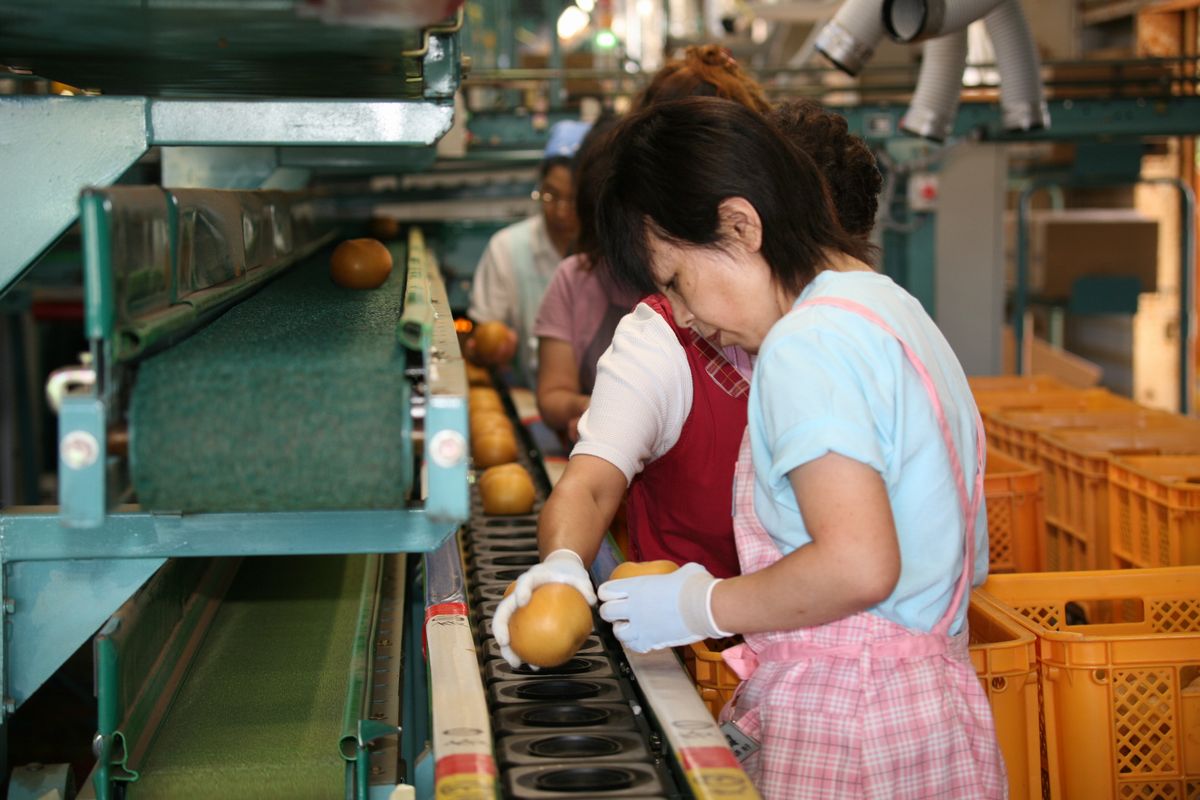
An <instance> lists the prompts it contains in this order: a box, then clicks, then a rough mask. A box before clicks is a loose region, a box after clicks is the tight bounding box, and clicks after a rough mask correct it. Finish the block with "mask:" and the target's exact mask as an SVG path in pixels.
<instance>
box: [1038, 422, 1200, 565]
mask: <svg viewBox="0 0 1200 800" xmlns="http://www.w3.org/2000/svg"><path fill="white" fill-rule="evenodd" d="M1179 453H1200V425H1197V424H1196V423H1195V422H1192V421H1189V420H1186V419H1184V418H1180V424H1179V425H1178V426H1172V427H1164V428H1121V429H1112V430H1105V431H1081V432H1067V433H1060V434H1049V433H1047V434H1046V435H1044V436H1043V437H1042V438H1041V440H1040V441H1039V443H1038V466H1040V467H1041V468H1042V472H1043V475H1044V480H1045V491H1046V547H1045V556H1046V560H1045V564H1044V569H1047V570H1051V571H1054V570H1078V569H1098V568H1101V567H1103V568H1108V567H1111V566H1113V563H1112V550H1111V547H1110V545H1109V535H1108V462H1109V458H1110V457H1111V456H1113V455H1124V454H1130V455H1136V454H1145V455H1159V454H1179Z"/></svg>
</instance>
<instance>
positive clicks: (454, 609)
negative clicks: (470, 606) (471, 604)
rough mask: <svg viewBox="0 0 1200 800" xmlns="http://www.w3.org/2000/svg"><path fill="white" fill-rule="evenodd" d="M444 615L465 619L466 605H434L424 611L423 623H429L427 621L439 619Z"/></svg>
mask: <svg viewBox="0 0 1200 800" xmlns="http://www.w3.org/2000/svg"><path fill="white" fill-rule="evenodd" d="M444 614H449V615H451V616H460V617H465V616H466V615H467V604H466V603H438V604H436V605H432V606H430V607H429V608H427V609H425V621H426V622H429V620H431V619H433V618H434V617H440V616H442V615H444Z"/></svg>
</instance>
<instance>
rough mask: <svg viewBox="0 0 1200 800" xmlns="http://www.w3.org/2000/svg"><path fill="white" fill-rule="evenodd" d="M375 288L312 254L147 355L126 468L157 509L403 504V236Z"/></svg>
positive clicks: (147, 504)
mask: <svg viewBox="0 0 1200 800" xmlns="http://www.w3.org/2000/svg"><path fill="white" fill-rule="evenodd" d="M392 250H393V253H392V255H393V262H394V264H395V267H394V268H393V270H392V274H391V276H390V277H389V278H388V280H387V282H386V283H384V285H383V286H381V287H380V288H378V289H371V290H354V289H343V288H341V287H339V286H337V285H335V284H334V283H333V282H332V281H331V280H330V278H329V251H328V250H325V251H322V252H321V253H318V254H317V255H316V256H314V257H313V258H310V259H309V260H308V261H306V262H304V263H302V264H300V265H299V266H297V267H296V268H295V269H293V270H291V271H289V272H288V273H287V274H285V275H283V276H282V277H280V278H279V279H278V280H276V281H274V282H272V283H271V284H270V285H268V286H266V287H265V288H264V289H263V290H262V291H260V292H258V293H257V294H255V295H254V296H252V297H251V298H250V299H248V300H246V301H245V302H244V303H241V304H239V305H237V306H235V307H233V308H232V309H230V310H229V311H228V312H226V313H225V314H224V315H223V316H221V317H220V318H219V319H217V320H216V321H214V322H213V323H212V324H211V325H209V326H208V327H206V328H204V329H203V330H201V331H199V332H197V333H196V334H195V335H194V336H192V337H190V338H189V339H187V340H186V341H184V342H182V343H180V344H179V345H178V346H176V347H173V348H171V349H170V350H166V351H164V352H162V353H160V354H158V355H156V356H154V357H153V358H150V359H148V360H147V361H146V362H145V363H143V364H142V365H141V367H140V369H139V371H138V376H137V385H136V386H135V388H134V391H133V398H132V401H131V404H130V412H129V416H130V450H131V452H130V467H131V472H132V477H133V484H134V487H135V488H136V490H137V495H138V502H140V503H141V504H142V506H143V507H144V508H147V509H152V510H163V511H166V510H173V511H184V512H202V511H291V510H311V509H351V508H356V509H362V508H400V507H403V506H404V504H405V498H406V495H407V493H408V488H409V486H410V484H411V482H412V458H411V448H412V445H411V421H410V417H409V393H408V383H407V382H406V381H405V379H404V364H405V355H404V352H403V350H402V348H401V347H400V345H399V344H398V343H397V340H396V325H397V322H398V320H399V319H400V315H401V311H402V305H403V296H404V285H405V281H404V252H403V250H404V248H403V247H402V246H400V245H395V246H394V247H393V248H392Z"/></svg>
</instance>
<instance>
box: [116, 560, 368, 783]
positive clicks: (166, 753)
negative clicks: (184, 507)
mask: <svg viewBox="0 0 1200 800" xmlns="http://www.w3.org/2000/svg"><path fill="white" fill-rule="evenodd" d="M367 559H368V557H367V556H307V557H289V558H282V557H280V558H248V559H246V560H245V561H244V562H243V563H242V567H241V570H240V571H239V572H238V575H237V577H236V578H235V579H234V582H233V585H232V586H231V587H230V589H229V592H228V593H227V594H226V596H225V600H224V602H223V603H222V605H221V610H220V611H219V612H218V613H217V616H216V618H215V619H214V620H213V625H212V629H211V630H210V631H209V634H208V637H207V638H206V639H205V641H204V645H203V646H202V647H201V648H200V652H199V653H197V655H196V658H195V661H194V662H193V663H192V666H191V670H190V672H189V673H188V676H187V678H186V679H185V681H184V683H183V686H182V687H181V688H180V690H179V694H178V695H177V696H176V698H175V702H174V703H173V705H172V706H171V709H170V711H169V712H168V714H167V717H166V719H165V720H164V721H163V723H162V726H161V727H160V729H159V732H158V735H157V736H156V737H155V739H154V741H153V743H152V744H151V746H150V749H149V752H147V754H146V756H145V758H143V759H142V760H141V763H140V764H139V765H138V769H140V770H141V775H142V777H141V779H140V780H138V781H137V782H136V783H133V784H130V785H129V787H128V788H129V795H130V796H131V797H134V798H138V799H139V800H142V799H143V798H152V799H153V800H175V799H176V798H179V800H184V799H185V798H186V799H187V800H205V798H213V799H214V800H217V799H218V798H219V799H220V800H240V798H246V799H247V800H251V798H252V799H253V800H271V799H272V798H288V800H305V799H306V798H314V799H315V798H320V800H330V798H338V797H343V796H344V795H345V780H346V763H347V762H346V761H345V760H343V758H342V757H341V755H340V753H339V749H338V743H339V742H338V739H339V737H340V735H341V733H342V711H343V706H344V705H345V702H346V691H347V689H348V683H349V673H348V667H349V662H350V651H351V647H352V644H353V641H354V636H355V627H356V622H357V618H358V607H359V595H360V591H361V588H362V581H363V575H364V568H365V565H366V563H367Z"/></svg>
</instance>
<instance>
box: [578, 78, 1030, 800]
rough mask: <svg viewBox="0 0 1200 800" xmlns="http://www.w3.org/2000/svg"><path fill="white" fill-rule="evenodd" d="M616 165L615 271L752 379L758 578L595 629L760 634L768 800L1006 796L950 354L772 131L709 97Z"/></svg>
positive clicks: (635, 640) (742, 734) (698, 592)
mask: <svg viewBox="0 0 1200 800" xmlns="http://www.w3.org/2000/svg"><path fill="white" fill-rule="evenodd" d="M610 164H611V175H610V176H609V180H608V181H607V182H606V184H605V190H604V192H603V193H602V194H601V197H600V202H599V205H600V209H601V213H600V214H599V219H600V223H601V224H600V228H601V239H602V241H603V242H604V253H603V255H604V257H605V259H606V261H607V263H609V264H610V265H611V267H612V270H613V272H614V274H616V275H624V276H626V277H627V278H629V279H631V280H638V279H641V280H646V279H649V280H651V281H653V283H654V285H655V286H657V287H659V288H660V290H661V291H663V292H664V293H665V294H666V296H667V297H668V298H669V299H670V301H671V305H672V308H673V309H674V311H675V315H676V322H677V324H678V325H679V326H680V327H689V328H691V329H693V330H695V331H696V332H697V333H699V334H700V335H702V336H705V337H707V338H709V339H710V340H713V341H716V342H718V343H719V344H720V345H722V346H730V345H733V346H738V347H741V348H743V349H745V350H746V351H747V352H750V353H755V354H757V361H756V364H755V370H754V379H753V385H752V388H751V397H750V403H749V413H748V420H749V426H748V435H747V436H746V437H745V439H744V441H743V446H742V455H741V458H740V461H739V464H738V469H737V477H736V483H735V490H734V498H735V499H734V507H733V508H732V509H731V510H730V513H731V515H732V516H733V517H734V520H735V537H736V544H737V549H738V557H739V562H740V565H741V567H742V574H741V575H739V576H736V577H731V578H727V579H724V580H721V579H719V578H717V577H715V576H713V575H712V574H711V573H710V572H709V571H708V570H706V569H705V568H704V567H703V566H702V565H700V564H698V563H688V564H685V565H683V566H682V567H680V568H679V569H678V570H677V571H675V572H673V573H671V574H668V575H657V576H642V577H636V578H626V579H622V580H615V581H608V582H606V583H604V584H602V585H601V586H600V587H599V589H598V596H599V599H600V600H601V601H602V602H603V604H602V606H601V608H600V615H601V617H602V618H604V619H605V620H607V621H609V622H611V623H612V624H613V633H614V635H615V636H616V637H617V638H618V639H620V640H621V642H622V643H623V644H624V645H625V646H626V648H628V649H630V650H633V651H637V652H647V651H650V650H656V649H660V648H664V647H673V646H678V645H683V644H687V643H689V642H695V641H698V640H700V639H705V638H717V637H722V636H729V635H731V634H733V633H741V634H743V635H744V636H745V646H744V647H742V648H741V649H740V650H739V651H737V653H736V654H734V655H736V656H740V657H741V658H740V661H739V660H736V659H732V660H733V663H735V664H736V666H737V668H738V670H739V671H740V673H741V674H742V675H743V676H744V677H745V678H746V680H745V682H744V684H743V686H742V687H741V689H740V690H739V692H738V694H737V696H736V697H735V699H734V701H733V703H732V704H731V707H730V708H729V709H727V710H726V712H725V719H726V721H727V722H728V723H730V733H731V736H732V738H734V739H736V740H737V741H738V743H739V745H741V747H740V748H739V749H741V750H742V751H743V752H745V753H746V754H747V755H746V758H745V759H744V763H745V764H746V766H747V769H748V771H749V772H750V774H751V776H752V777H753V778H755V779H756V782H757V784H758V787H759V789H760V790H761V791H762V793H763V794H764V795H765V796H766V797H767V798H831V799H832V798H846V799H847V800H850V799H853V800H859V799H860V798H901V799H904V800H909V799H911V800H916V799H917V798H922V799H923V798H947V800H951V799H952V800H962V799H963V798H968V799H969V798H986V799H987V800H991V799H992V798H1001V797H1004V796H1005V794H1006V780H1005V775H1004V767H1003V761H1002V758H1001V756H1000V751H999V747H998V745H997V742H996V737H995V731H994V728H993V722H992V719H991V714H990V711H989V708H988V704H987V700H986V697H985V695H984V694H983V689H982V687H981V686H980V685H979V683H978V681H977V679H976V677H975V675H974V671H973V669H972V668H971V665H970V663H969V661H968V660H967V652H966V649H967V633H966V629H965V626H966V607H965V606H966V603H967V595H968V592H969V591H970V589H971V585H972V582H973V578H974V575H973V571H974V570H976V569H977V570H979V571H980V574H981V575H982V573H983V571H984V570H985V569H986V564H987V547H986V544H987V542H986V538H985V537H986V520H985V519H984V515H983V508H982V502H983V492H982V480H983V457H984V456H983V447H984V438H983V435H982V432H981V429H980V421H979V416H978V411H977V409H976V408H975V405H974V403H973V401H972V399H971V396H970V390H969V387H968V385H967V381H966V377H965V375H964V373H963V369H962V366H961V365H960V364H959V363H958V359H957V358H956V357H955V355H954V352H953V350H952V349H951V348H950V345H949V343H947V342H946V340H945V338H944V336H942V334H941V333H940V332H939V331H938V330H937V327H936V324H935V323H934V322H933V320H931V319H930V317H929V315H928V314H927V313H926V312H925V311H924V309H922V308H921V306H920V304H919V303H918V302H917V301H916V299H915V298H913V297H912V296H911V295H909V294H908V293H907V292H905V291H904V290H903V289H902V288H901V287H899V286H897V285H896V284H895V283H894V282H893V281H892V280H891V279H890V278H888V277H886V276H883V275H879V274H877V273H876V272H874V271H873V270H872V269H871V267H870V261H871V259H872V257H873V253H872V251H871V248H870V247H869V246H868V245H864V244H863V243H862V242H861V241H855V240H853V239H852V238H851V237H849V236H848V235H847V234H846V232H845V230H844V229H843V228H842V227H841V225H840V224H839V223H838V221H837V219H836V217H835V216H834V212H833V209H832V206H831V203H830V192H829V188H828V187H827V186H826V184H825V183H824V181H823V180H822V179H821V176H820V173H819V172H818V170H817V167H816V165H815V164H814V162H813V160H812V159H811V157H809V156H808V155H807V154H806V153H804V152H802V151H800V150H798V149H797V148H795V147H794V146H792V144H791V143H790V142H789V141H787V139H786V138H785V137H784V136H782V135H781V132H780V130H779V129H778V128H775V127H774V126H773V125H772V124H771V123H770V122H769V121H767V120H764V119H763V118H762V117H760V116H757V115H755V114H753V113H752V112H749V111H748V110H746V109H744V108H741V107H738V106H736V105H734V104H729V103H720V102H717V101H711V100H703V99H696V98H693V99H691V100H685V101H679V102H676V103H670V104H664V105H662V106H657V107H655V108H653V109H647V110H645V111H642V112H639V113H638V114H634V115H632V116H631V117H629V118H628V119H627V120H625V121H624V122H623V123H622V124H621V126H620V127H619V128H618V130H617V131H616V132H615V134H614V136H613V137H612V139H611V140H610ZM967 459H969V461H968V460H967ZM964 462H966V463H967V464H969V466H970V469H964V467H963V463H964ZM752 463H753V465H754V466H753V467H752V466H751V464H752ZM969 485H973V491H972V490H971V489H970V488H968V487H969ZM977 530H978V531H979V534H978V536H977V535H976V531H977ZM960 629H961V630H960Z"/></svg>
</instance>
